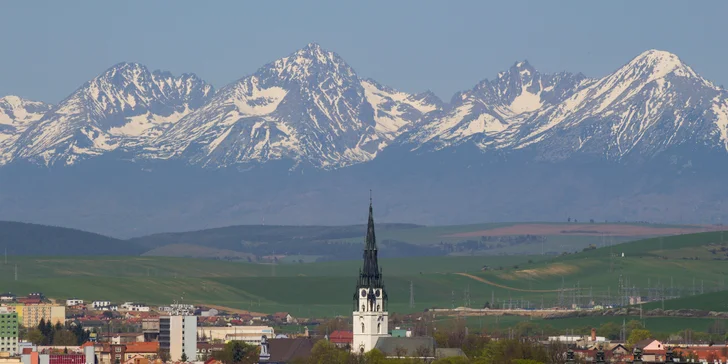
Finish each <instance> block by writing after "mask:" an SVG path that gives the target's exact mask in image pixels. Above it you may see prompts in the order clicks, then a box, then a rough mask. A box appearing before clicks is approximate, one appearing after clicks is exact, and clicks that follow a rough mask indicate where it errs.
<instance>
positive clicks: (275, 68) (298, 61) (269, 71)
mask: <svg viewBox="0 0 728 364" xmlns="http://www.w3.org/2000/svg"><path fill="white" fill-rule="evenodd" d="M257 73H258V74H261V76H262V77H261V78H266V77H271V76H273V77H276V78H278V79H279V80H281V81H286V82H288V81H295V82H298V83H308V82H316V81H317V80H320V79H323V78H326V77H328V76H329V75H335V76H336V77H333V78H332V79H333V80H334V81H336V82H337V84H340V83H342V82H344V81H343V80H342V78H355V77H356V73H355V72H354V70H353V69H352V68H351V67H350V66H349V65H348V64H346V62H345V61H344V60H343V59H342V58H341V57H339V55H337V54H336V53H334V52H330V51H327V50H325V49H323V48H322V47H321V46H320V45H318V44H317V43H310V44H308V45H307V46H305V47H303V48H301V49H299V50H297V51H296V52H294V53H292V54H290V55H289V56H287V57H284V58H281V59H278V60H276V61H274V62H272V63H270V64H268V65H266V66H264V67H263V68H261V69H260V70H258V72H257Z"/></svg>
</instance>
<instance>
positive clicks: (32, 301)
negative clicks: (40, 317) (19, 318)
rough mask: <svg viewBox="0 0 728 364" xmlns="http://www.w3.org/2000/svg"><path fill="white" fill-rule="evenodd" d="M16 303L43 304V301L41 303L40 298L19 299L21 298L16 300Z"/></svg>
mask: <svg viewBox="0 0 728 364" xmlns="http://www.w3.org/2000/svg"><path fill="white" fill-rule="evenodd" d="M17 301H18V302H19V303H25V304H26V305H27V304H39V303H41V302H43V301H41V299H40V298H30V297H21V298H18V299H17Z"/></svg>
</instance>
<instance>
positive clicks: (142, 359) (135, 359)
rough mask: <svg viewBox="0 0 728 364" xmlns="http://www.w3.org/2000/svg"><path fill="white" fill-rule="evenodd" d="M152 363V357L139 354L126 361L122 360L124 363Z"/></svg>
mask: <svg viewBox="0 0 728 364" xmlns="http://www.w3.org/2000/svg"><path fill="white" fill-rule="evenodd" d="M151 363H153V360H152V359H149V358H146V357H144V356H141V355H135V356H133V357H131V358H129V359H127V360H126V361H124V364H151Z"/></svg>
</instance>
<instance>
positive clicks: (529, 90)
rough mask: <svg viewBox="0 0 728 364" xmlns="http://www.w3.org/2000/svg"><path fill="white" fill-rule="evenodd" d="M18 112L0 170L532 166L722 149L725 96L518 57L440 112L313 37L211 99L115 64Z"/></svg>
mask: <svg viewBox="0 0 728 364" xmlns="http://www.w3.org/2000/svg"><path fill="white" fill-rule="evenodd" d="M13 100H17V99H13ZM15 103H16V104H22V102H21V101H15ZM5 104H7V105H10V104H9V103H8V102H7V101H6V102H5ZM23 105H28V106H27V107H30V108H34V109H33V110H32V111H31V113H28V112H26V113H23V112H20V113H18V112H13V111H7V112H5V114H6V115H11V114H12V115H15V114H18V115H21V116H19V117H13V118H10V117H8V116H5V117H4V119H2V120H5V121H4V122H3V124H2V125H4V126H3V130H4V131H3V133H4V134H3V138H2V141H0V143H2V144H0V155H2V156H3V157H2V159H0V164H7V163H9V162H10V161H11V160H16V161H31V162H33V163H37V164H41V165H56V164H60V165H70V164H74V163H76V162H77V161H79V160H83V159H88V158H91V157H94V156H99V155H104V154H109V153H111V152H121V153H117V155H119V156H120V157H119V158H121V159H126V160H134V161H136V162H140V163H143V162H144V161H153V160H177V161H182V162H183V163H185V164H191V165H199V166H203V167H209V168H225V167H233V166H251V165H259V164H261V163H265V162H269V161H276V160H284V161H288V162H290V163H291V164H292V165H302V164H303V165H311V166H314V167H316V168H319V169H337V168H341V167H346V166H351V165H353V164H357V163H362V162H368V161H371V160H372V159H374V158H376V156H377V155H378V154H379V153H380V152H381V151H383V150H384V149H386V148H387V147H389V146H391V145H400V146H404V147H405V148H407V149H409V150H411V151H414V152H418V153H425V152H428V151H430V152H431V151H436V150H442V149H445V148H449V147H454V146H458V145H462V144H466V143H469V144H472V145H475V146H477V147H478V148H479V149H480V150H482V151H483V152H484V153H486V155H487V152H488V151H489V150H495V151H498V152H499V153H510V152H517V151H519V150H530V151H535V152H536V153H537V154H538V156H539V157H538V158H539V159H542V160H563V159H568V158H569V157H571V156H574V155H590V156H596V157H599V158H603V159H605V160H622V159H623V158H626V157H628V156H636V157H637V158H638V159H644V158H647V159H649V158H652V157H654V156H656V155H658V154H659V153H660V152H661V151H665V150H667V149H669V148H671V147H674V146H682V145H700V146H706V147H708V148H713V149H716V150H721V151H723V152H725V151H727V150H728V93H726V91H725V90H723V89H722V88H720V87H717V86H715V85H713V84H712V83H711V82H709V81H707V80H705V79H703V78H701V77H700V76H699V75H698V74H697V73H696V72H695V71H694V70H693V69H692V68H690V67H689V66H688V65H686V64H685V63H683V62H682V61H681V60H680V59H679V58H678V57H677V56H676V55H674V54H671V53H668V52H664V51H657V50H650V51H646V52H644V53H642V54H640V55H639V56H637V57H636V58H634V59H633V60H631V61H630V62H629V63H627V64H625V65H624V66H622V67H620V68H619V69H618V70H617V71H615V72H614V73H612V74H609V75H607V76H605V77H602V78H598V79H595V78H587V77H585V76H584V75H582V74H572V73H568V72H560V73H556V74H544V73H541V72H539V71H538V70H537V69H536V68H535V67H533V66H532V65H530V64H529V63H528V62H527V61H522V62H517V63H515V64H514V65H513V66H512V67H511V68H509V69H508V70H507V71H505V72H501V73H499V74H498V75H497V77H496V78H495V79H493V80H488V79H486V80H483V81H481V82H479V83H478V84H476V85H475V86H474V87H473V88H472V89H471V90H467V91H463V92H459V93H457V94H456V95H455V96H454V97H453V98H452V100H451V102H450V103H449V104H445V103H443V102H441V101H440V100H439V99H438V98H437V97H435V96H434V95H433V94H432V93H429V92H426V93H422V94H416V95H415V94H407V93H404V92H399V91H397V90H394V89H391V88H389V87H386V86H383V85H380V84H379V83H377V82H376V81H374V80H370V79H362V78H360V77H359V76H358V75H357V74H356V72H355V71H354V70H353V69H352V68H351V67H350V66H349V65H348V64H346V62H345V61H344V60H343V59H342V58H341V57H340V56H338V55H337V54H336V53H333V52H330V51H327V50H325V49H323V48H321V46H319V45H318V44H315V43H312V44H309V45H307V46H306V47H304V48H302V49H300V50H298V51H296V52H294V53H292V54H290V55H289V56H287V57H284V58H281V59H278V60H276V61H273V62H271V63H269V64H267V65H265V66H263V67H261V68H260V69H259V70H258V71H257V72H255V73H254V74H252V75H250V76H247V77H244V78H242V79H240V80H238V81H235V82H233V83H231V84H229V85H227V86H225V87H223V88H222V89H220V91H219V92H217V93H215V92H213V89H212V86H210V85H209V84H207V83H205V82H204V81H203V80H201V79H199V78H198V77H196V76H195V75H191V74H189V75H188V74H185V75H182V76H180V77H174V76H172V75H170V74H169V73H166V72H160V71H155V72H150V71H149V70H147V68H146V67H144V66H142V65H139V64H136V63H121V64H118V65H116V66H114V67H112V68H110V69H109V70H107V71H105V72H104V73H103V74H101V75H99V76H98V77H96V78H94V79H93V80H91V81H89V82H87V83H86V84H84V85H83V86H82V87H80V88H79V89H78V90H76V92H74V93H73V94H72V95H71V96H69V97H68V98H67V99H65V100H63V101H62V102H61V103H59V104H58V105H55V106H54V107H52V108H51V109H50V110H48V106H46V105H36V104H32V103H30V102H25V104H23ZM33 105H35V106H33ZM11 109H12V107H10V106H5V107H4V108H0V110H11ZM40 115H43V116H42V117H40V118H39V116H40ZM36 119H39V120H36ZM0 122H1V121H0ZM11 124H12V125H13V126H11Z"/></svg>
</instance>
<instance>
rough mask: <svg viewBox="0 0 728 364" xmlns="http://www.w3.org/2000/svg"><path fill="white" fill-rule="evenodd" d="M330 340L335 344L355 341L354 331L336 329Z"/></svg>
mask: <svg viewBox="0 0 728 364" xmlns="http://www.w3.org/2000/svg"><path fill="white" fill-rule="evenodd" d="M329 341H331V342H332V343H334V344H349V343H351V342H353V341H354V333H353V332H351V331H341V330H336V331H334V332H332V333H331V335H330V336H329Z"/></svg>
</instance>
